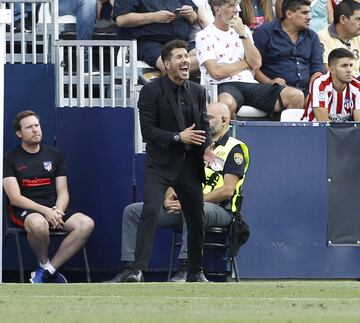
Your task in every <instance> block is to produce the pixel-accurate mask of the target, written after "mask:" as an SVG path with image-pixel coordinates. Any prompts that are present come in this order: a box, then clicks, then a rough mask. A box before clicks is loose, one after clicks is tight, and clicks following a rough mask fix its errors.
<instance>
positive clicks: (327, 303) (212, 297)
mask: <svg viewBox="0 0 360 323" xmlns="http://www.w3.org/2000/svg"><path fill="white" fill-rule="evenodd" d="M0 322H166V323H172V322H217V323H222V322H276V323H278V322H287V323H290V322H326V323H329V322H336V323H339V322H340V323H342V322H360V283H358V282H356V281H258V280H256V281H241V282H240V283H209V284H199V283H183V284H174V283H143V284H67V285H55V284H44V285H31V284H2V285H0Z"/></svg>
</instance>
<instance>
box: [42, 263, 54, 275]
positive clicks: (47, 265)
mask: <svg viewBox="0 0 360 323" xmlns="http://www.w3.org/2000/svg"><path fill="white" fill-rule="evenodd" d="M39 264H40V267H41V268H44V269H45V270H47V271H48V272H49V273H50V274H51V275H54V274H55V272H56V268H55V267H54V266H53V265H52V264H51V263H50V261H49V259H48V260H47V262H46V263H45V264H42V263H39Z"/></svg>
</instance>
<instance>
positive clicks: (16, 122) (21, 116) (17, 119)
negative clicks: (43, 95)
mask: <svg viewBox="0 0 360 323" xmlns="http://www.w3.org/2000/svg"><path fill="white" fill-rule="evenodd" d="M29 116H34V117H35V118H36V119H38V121H40V117H39V115H38V114H37V113H36V112H34V111H31V110H25V111H21V112H19V113H18V114H17V115H16V116H15V118H14V120H13V123H12V126H13V128H14V130H15V131H19V130H21V125H20V122H21V120H22V119H24V118H26V117H29Z"/></svg>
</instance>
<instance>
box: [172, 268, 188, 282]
mask: <svg viewBox="0 0 360 323" xmlns="http://www.w3.org/2000/svg"><path fill="white" fill-rule="evenodd" d="M186 276H187V271H186V270H179V271H178V272H177V273H176V274H175V275H174V276H173V277H171V278H170V279H169V282H171V283H185V281H186Z"/></svg>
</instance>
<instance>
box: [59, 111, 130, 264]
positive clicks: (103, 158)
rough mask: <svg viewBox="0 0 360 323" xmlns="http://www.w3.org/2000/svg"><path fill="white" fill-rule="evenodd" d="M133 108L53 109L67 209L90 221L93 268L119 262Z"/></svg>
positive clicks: (127, 181)
mask: <svg viewBox="0 0 360 323" xmlns="http://www.w3.org/2000/svg"><path fill="white" fill-rule="evenodd" d="M133 111H134V110H133V109H120V108H119V109H112V108H85V109H84V108H60V109H57V123H56V130H57V131H56V134H57V136H56V144H57V146H58V147H59V149H60V150H61V151H62V153H63V155H64V159H65V161H66V165H67V167H68V181H69V189H70V197H71V207H72V208H74V209H75V210H79V211H82V212H85V213H86V214H89V215H90V216H91V217H92V218H93V219H94V220H95V230H94V232H93V234H92V236H91V238H90V239H89V241H88V243H87V249H88V253H89V263H90V268H91V269H92V270H108V269H117V268H119V266H120V247H121V219H122V210H123V208H124V207H125V206H126V205H127V204H129V203H131V202H132V201H133V177H134V149H133V147H134V143H133V140H134V139H133V138H134V132H133V126H132V125H133V124H134V113H133ZM77 260H78V261H81V259H79V257H78V258H77Z"/></svg>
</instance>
